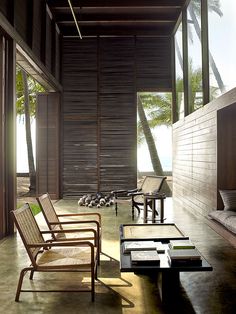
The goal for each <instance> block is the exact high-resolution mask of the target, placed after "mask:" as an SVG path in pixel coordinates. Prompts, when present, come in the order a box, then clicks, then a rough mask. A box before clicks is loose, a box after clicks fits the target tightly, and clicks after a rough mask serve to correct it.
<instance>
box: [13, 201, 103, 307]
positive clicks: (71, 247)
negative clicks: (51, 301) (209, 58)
mask: <svg viewBox="0 0 236 314" xmlns="http://www.w3.org/2000/svg"><path fill="white" fill-rule="evenodd" d="M12 216H13V219H14V222H15V225H16V227H17V230H18V232H19V234H20V236H21V239H22V241H23V243H24V246H25V249H26V251H27V253H28V256H29V258H30V261H31V265H30V266H29V267H25V268H23V269H22V270H21V272H20V277H19V281H18V286H17V291H16V297H15V301H19V297H20V293H21V292H37V290H29V289H28V290H24V289H22V283H23V279H24V276H25V275H26V273H27V272H28V271H30V279H31V280H32V279H33V274H34V272H35V271H37V272H89V273H90V275H91V289H89V290H73V291H80V292H84V291H88V292H91V298H92V301H94V297H95V279H97V256H98V255H97V248H96V247H95V246H94V245H93V244H92V243H91V242H90V241H73V242H72V241H61V242H46V241H45V240H44V237H43V234H48V233H51V234H52V233H54V231H40V229H39V227H38V225H37V222H36V220H35V218H34V216H33V214H32V211H31V209H30V206H29V204H25V205H23V206H22V207H21V208H19V209H16V210H14V211H12ZM87 231H88V232H90V233H91V232H92V233H93V234H94V241H96V237H97V235H96V231H95V230H91V229H87ZM56 232H57V233H60V232H61V231H60V230H57V231H56ZM62 232H63V233H66V232H67V231H64V230H63V231H62ZM69 232H77V233H78V232H80V230H78V229H75V230H73V231H71V230H69ZM83 232H85V230H83ZM39 291H41V292H43V291H47V292H57V291H58V292H62V291H68V290H38V292H39ZM70 291H71V290H70Z"/></svg>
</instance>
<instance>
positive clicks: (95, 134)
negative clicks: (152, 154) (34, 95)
mask: <svg viewBox="0 0 236 314" xmlns="http://www.w3.org/2000/svg"><path fill="white" fill-rule="evenodd" d="M158 40H159V39H154V38H150V39H149V41H150V42H149V41H148V40H145V44H146V45H148V43H149V46H148V47H149V48H150V47H155V48H157V47H159V48H160V43H158V44H156V45H155V44H153V41H156V42H158ZM137 41H138V44H137V42H136V39H135V38H134V37H127V38H97V39H86V38H83V40H78V39H77V38H76V39H64V44H63V56H62V60H63V70H62V73H63V88H64V100H63V127H64V140H63V155H64V157H63V159H64V162H63V168H64V171H63V178H62V180H63V196H64V197H73V196H77V195H81V194H84V193H88V192H96V191H98V190H100V191H110V190H112V189H116V188H120V189H122V188H130V187H136V182H137V160H136V159H137V157H136V154H137V153H136V151H137V150H136V143H137V139H136V132H137V131H136V127H137V126H136V117H137V113H136V91H137V90H138V89H137V88H136V83H137V81H138V82H139V89H142V90H144V89H145V88H147V86H148V87H149V90H150V89H152V90H157V89H158V86H160V88H165V90H166V89H169V88H170V86H171V79H170V73H169V71H170V67H169V64H170V51H169V50H168V51H166V58H165V60H163V59H162V57H161V56H160V57H159V58H158V49H157V50H156V49H155V50H153V53H151V52H150V51H149V52H148V54H146V52H145V49H144V44H143V39H142V38H140V41H139V39H137ZM166 41H169V39H166ZM162 44H163V42H162ZM165 45H166V46H168V45H167V44H166V43H165ZM140 46H142V49H143V50H142V52H141V51H140V49H141V48H140ZM153 55H154V56H153ZM149 59H150V60H149ZM148 60H149V65H150V67H149V70H148V71H147V72H145V73H143V76H141V73H142V71H141V70H140V69H141V68H142V63H143V62H144V61H145V62H146V63H148ZM158 60H159V61H158ZM153 62H154V63H155V64H153ZM157 62H161V64H160V65H159V67H158V65H157V64H156V63H157ZM164 62H165V64H166V66H165V64H164ZM165 67H166V74H164V73H165V71H164V70H163V69H164V68H165ZM137 68H138V69H139V72H138V73H139V77H138V78H137V79H136V77H137V72H136V70H137ZM159 68H160V69H161V70H160V72H158V69H159ZM165 75H166V77H165V78H164V76H165ZM150 77H151V79H150ZM153 80H154V81H155V83H153V82H152V81H153ZM151 82H152V83H151Z"/></svg>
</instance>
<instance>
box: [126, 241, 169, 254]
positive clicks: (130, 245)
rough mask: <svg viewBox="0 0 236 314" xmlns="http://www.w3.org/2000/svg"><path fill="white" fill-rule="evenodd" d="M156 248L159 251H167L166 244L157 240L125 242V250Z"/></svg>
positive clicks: (127, 251) (128, 251)
mask: <svg viewBox="0 0 236 314" xmlns="http://www.w3.org/2000/svg"><path fill="white" fill-rule="evenodd" d="M149 250H156V251H157V253H165V246H164V245H163V244H162V243H161V242H155V241H132V242H128V241H127V242H124V245H123V252H124V253H130V252H131V251H149Z"/></svg>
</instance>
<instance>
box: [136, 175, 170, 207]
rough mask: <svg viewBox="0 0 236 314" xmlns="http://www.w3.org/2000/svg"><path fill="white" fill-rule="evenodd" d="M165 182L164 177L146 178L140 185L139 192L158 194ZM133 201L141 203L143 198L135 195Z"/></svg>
mask: <svg viewBox="0 0 236 314" xmlns="http://www.w3.org/2000/svg"><path fill="white" fill-rule="evenodd" d="M165 180H166V177H165V176H146V177H145V178H144V180H143V183H142V185H141V188H140V189H141V192H143V193H144V194H145V193H153V194H154V193H159V192H160V190H161V188H162V186H163V184H164V182H165ZM135 201H137V202H139V201H140V202H143V196H142V195H137V196H136V197H135Z"/></svg>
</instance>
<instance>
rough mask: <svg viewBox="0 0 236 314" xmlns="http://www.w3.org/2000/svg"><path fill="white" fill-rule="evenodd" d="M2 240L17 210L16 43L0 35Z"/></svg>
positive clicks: (0, 206) (0, 192) (0, 225)
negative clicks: (13, 211)
mask: <svg viewBox="0 0 236 314" xmlns="http://www.w3.org/2000/svg"><path fill="white" fill-rule="evenodd" d="M0 75H1V80H0V95H1V96H0V117H1V124H0V148H1V151H0V238H3V237H4V236H6V235H9V234H12V233H13V232H14V227H13V223H12V220H11V217H10V211H11V210H13V209H15V208H16V137H15V125H16V122H15V121H16V114H15V99H14V95H15V43H14V42H13V40H6V39H5V37H4V36H2V35H0Z"/></svg>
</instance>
